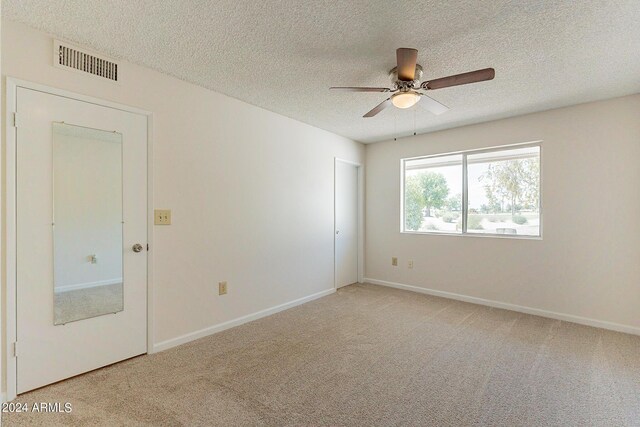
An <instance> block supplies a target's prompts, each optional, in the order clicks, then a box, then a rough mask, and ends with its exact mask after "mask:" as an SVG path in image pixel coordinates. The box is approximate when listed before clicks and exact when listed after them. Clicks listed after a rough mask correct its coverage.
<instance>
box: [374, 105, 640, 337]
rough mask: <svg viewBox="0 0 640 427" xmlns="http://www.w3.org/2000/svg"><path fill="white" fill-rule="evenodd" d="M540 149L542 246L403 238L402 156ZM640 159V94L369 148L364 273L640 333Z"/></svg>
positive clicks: (486, 239)
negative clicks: (539, 145) (525, 145)
mask: <svg viewBox="0 0 640 427" xmlns="http://www.w3.org/2000/svg"><path fill="white" fill-rule="evenodd" d="M536 140H542V141H543V158H542V181H543V182H542V203H543V215H544V217H543V221H544V224H543V239H542V240H523V239H519V240H518V239H506V238H502V239H500V238H491V237H466V236H464V237H461V236H437V235H417V234H401V233H400V159H401V158H404V157H412V156H419V155H425V154H436V153H446V152H451V151H457V150H467V149H477V148H484V147H492V146H497V145H504V144H512V143H518V142H527V141H536ZM639 159H640V95H634V96H628V97H624V98H618V99H613V100H607V101H601V102H595V103H589V104H583V105H578V106H574V107H569V108H563V109H558V110H552V111H547V112H542V113H536V114H530V115H526V116H520V117H515V118H510V119H505V120H499V121H494V122H489V123H483V124H479V125H474V126H466V127H461V128H457V129H451V130H446V131H442V132H436V133H431V134H425V135H419V136H415V137H411V138H406V139H401V140H398V141H388V142H383V143H378V144H373V145H369V146H367V155H366V164H367V169H366V182H367V190H366V218H367V222H366V236H367V239H366V251H365V253H366V262H365V265H366V274H365V276H366V277H367V278H369V279H374V280H379V281H385V282H393V283H400V284H405V285H412V286H417V287H420V288H427V289H433V290H438V291H445V292H451V293H456V294H461V295H465V296H471V297H477V298H483V299H487V300H493V301H498V302H502V303H509V304H516V305H520V306H525V307H532V308H536V309H541V310H547V311H551V312H557V313H562V314H569V315H573V316H581V317H585V318H589V319H596V320H599V321H608V322H614V323H618V324H621V325H626V326H630V327H635V328H640V244H638V239H639V238H640V217H639V213H640V191H638V185H639V183H640V167H639V166H638V161H639ZM392 256H397V257H399V266H398V267H392V266H391V257H392ZM408 260H413V261H414V268H413V269H409V268H408V267H407V262H408ZM636 330H637V331H638V332H640V329H636Z"/></svg>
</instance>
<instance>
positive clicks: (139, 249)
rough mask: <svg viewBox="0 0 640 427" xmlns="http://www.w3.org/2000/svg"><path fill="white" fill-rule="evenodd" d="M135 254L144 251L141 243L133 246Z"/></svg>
mask: <svg viewBox="0 0 640 427" xmlns="http://www.w3.org/2000/svg"><path fill="white" fill-rule="evenodd" d="M132 249H133V252H141V251H142V245H141V244H140V243H136V244H135V245H133V248H132Z"/></svg>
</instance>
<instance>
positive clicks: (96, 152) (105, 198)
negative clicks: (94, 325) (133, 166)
mask: <svg viewBox="0 0 640 427" xmlns="http://www.w3.org/2000/svg"><path fill="white" fill-rule="evenodd" d="M53 182H54V188H53V199H54V200H53V206H54V208H53V223H54V226H53V241H54V243H53V246H54V247H53V258H54V322H53V323H54V325H63V324H65V323H68V322H74V321H76V320H82V319H87V318H90V317H96V316H100V315H103V314H108V313H117V312H119V311H122V310H123V309H124V299H123V281H122V135H121V134H119V133H115V132H107V131H104V130H97V129H89V128H84V127H80V126H72V125H68V124H65V123H53Z"/></svg>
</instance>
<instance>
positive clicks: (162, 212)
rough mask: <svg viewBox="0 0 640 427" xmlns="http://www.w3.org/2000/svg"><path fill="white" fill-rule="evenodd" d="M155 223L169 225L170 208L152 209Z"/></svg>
mask: <svg viewBox="0 0 640 427" xmlns="http://www.w3.org/2000/svg"><path fill="white" fill-rule="evenodd" d="M153 217H154V221H153V223H154V224H155V225H171V210H170V209H156V210H155V211H153Z"/></svg>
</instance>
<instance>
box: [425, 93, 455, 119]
mask: <svg viewBox="0 0 640 427" xmlns="http://www.w3.org/2000/svg"><path fill="white" fill-rule="evenodd" d="M420 95H422V96H421V97H420V103H419V105H422V106H423V107H424V108H425V109H426V110H428V111H429V112H431V113H433V114H435V115H436V116H439V115H440V114H442V113H446V112H447V111H449V107H447V106H446V105H444V104H442V103H440V102H438V101H436V100H435V99H433V98H431V97H430V96H427V95H425V94H423V93H421V94H420Z"/></svg>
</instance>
